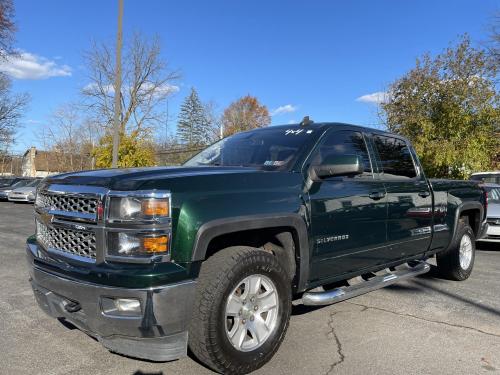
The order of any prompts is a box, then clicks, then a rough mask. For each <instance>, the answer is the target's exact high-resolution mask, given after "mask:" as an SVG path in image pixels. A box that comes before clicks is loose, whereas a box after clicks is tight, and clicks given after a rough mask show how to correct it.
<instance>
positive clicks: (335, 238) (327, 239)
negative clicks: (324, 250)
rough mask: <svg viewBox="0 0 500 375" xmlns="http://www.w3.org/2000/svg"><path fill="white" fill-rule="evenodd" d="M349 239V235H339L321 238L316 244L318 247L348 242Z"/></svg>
mask: <svg viewBox="0 0 500 375" xmlns="http://www.w3.org/2000/svg"><path fill="white" fill-rule="evenodd" d="M348 239H349V235H348V234H339V235H338V236H328V237H320V238H318V239H317V240H316V243H317V244H318V245H322V244H325V243H329V242H335V241H342V240H348Z"/></svg>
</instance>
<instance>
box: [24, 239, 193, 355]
mask: <svg viewBox="0 0 500 375" xmlns="http://www.w3.org/2000/svg"><path fill="white" fill-rule="evenodd" d="M32 247H36V245H33V244H29V243H28V249H27V251H28V252H30V253H31V254H33V251H36V249H34V248H33V249H32ZM30 263H31V262H30ZM30 281H31V285H32V288H33V291H34V294H35V299H36V301H37V302H38V305H39V306H40V307H41V308H42V309H43V310H44V311H45V312H46V313H47V314H48V315H49V316H52V317H54V318H63V319H65V320H67V321H69V322H70V323H72V324H73V325H75V326H76V327H78V328H79V329H81V330H82V331H84V332H86V333H88V334H89V335H90V336H93V337H95V338H96V339H97V340H99V341H100V342H101V343H102V344H103V345H104V346H105V347H106V348H108V349H109V350H111V351H113V352H117V353H120V354H124V355H127V356H131V357H136V358H143V359H148V360H153V361H170V360H174V359H178V358H181V357H184V356H186V354H187V339H188V333H187V328H188V323H189V320H190V317H191V308H192V305H193V301H194V293H195V285H196V282H195V281H193V280H189V281H185V282H180V283H176V284H169V285H165V286H161V287H152V288H145V289H129V288H116V287H108V286H103V285H97V284H91V283H84V282H80V281H77V280H70V279H68V278H63V277H60V276H58V275H56V274H54V273H51V272H47V271H45V270H42V269H40V268H39V267H37V266H36V265H34V264H33V263H31V264H30ZM103 298H105V299H107V298H111V299H112V298H134V299H137V300H139V301H140V302H141V313H140V316H134V317H131V316H117V315H110V314H109V313H106V312H104V310H105V309H103ZM75 304H76V305H77V306H78V309H77V311H74V310H75V308H74V307H75ZM71 311H73V312H71Z"/></svg>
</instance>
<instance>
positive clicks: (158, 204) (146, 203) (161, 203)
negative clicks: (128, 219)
mask: <svg viewBox="0 0 500 375" xmlns="http://www.w3.org/2000/svg"><path fill="white" fill-rule="evenodd" d="M142 214H143V215H146V216H168V215H169V214H170V207H169V204H168V200H167V199H145V200H143V201H142Z"/></svg>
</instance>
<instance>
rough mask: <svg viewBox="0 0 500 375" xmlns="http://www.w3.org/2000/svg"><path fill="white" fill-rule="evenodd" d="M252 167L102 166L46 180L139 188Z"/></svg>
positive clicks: (235, 172)
mask: <svg viewBox="0 0 500 375" xmlns="http://www.w3.org/2000/svg"><path fill="white" fill-rule="evenodd" d="M256 172H260V170H258V169H256V168H250V167H152V168H124V169H99V170H93V171H85V172H79V173H66V174H60V175H56V176H51V177H48V178H46V179H45V180H44V184H62V185H91V186H100V187H105V188H109V189H112V190H125V191H126V190H137V189H140V188H141V187H142V186H143V185H144V184H147V182H148V181H151V180H160V179H161V180H165V179H167V180H169V179H173V178H180V177H195V176H210V175H214V176H216V175H229V174H239V173H243V174H247V173H256Z"/></svg>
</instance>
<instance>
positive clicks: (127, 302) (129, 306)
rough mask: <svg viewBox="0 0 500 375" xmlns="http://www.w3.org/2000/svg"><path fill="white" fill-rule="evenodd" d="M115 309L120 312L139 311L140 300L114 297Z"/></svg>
mask: <svg viewBox="0 0 500 375" xmlns="http://www.w3.org/2000/svg"><path fill="white" fill-rule="evenodd" d="M115 306H116V309H117V310H118V311H120V312H127V313H140V312H141V302H140V301H139V300H137V299H133V298H117V299H115Z"/></svg>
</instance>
